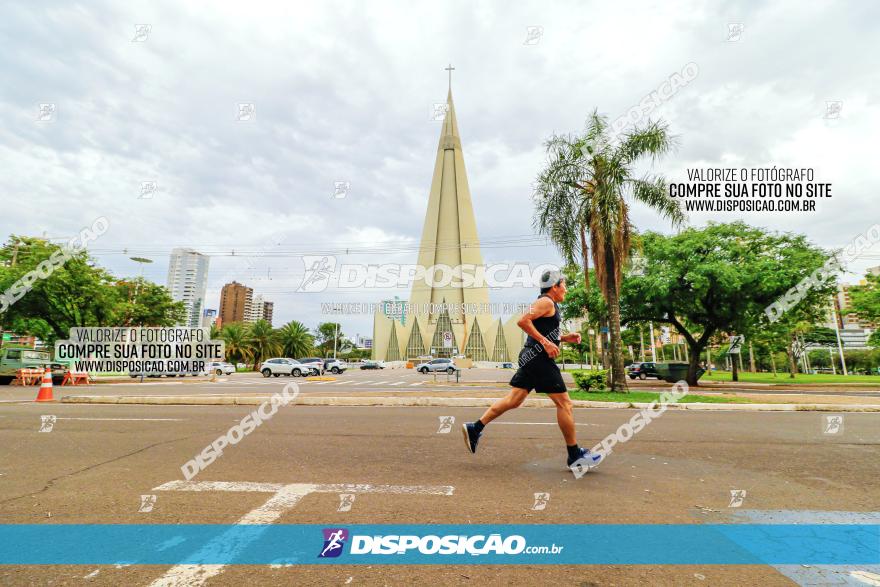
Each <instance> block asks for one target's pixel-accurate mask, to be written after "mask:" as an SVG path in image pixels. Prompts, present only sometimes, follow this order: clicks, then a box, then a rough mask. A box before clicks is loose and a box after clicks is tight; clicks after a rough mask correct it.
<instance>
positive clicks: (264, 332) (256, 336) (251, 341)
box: [246, 320, 281, 371]
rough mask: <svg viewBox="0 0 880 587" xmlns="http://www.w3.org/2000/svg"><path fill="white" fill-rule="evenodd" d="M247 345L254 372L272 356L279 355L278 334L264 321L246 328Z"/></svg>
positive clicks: (258, 321)
mask: <svg viewBox="0 0 880 587" xmlns="http://www.w3.org/2000/svg"><path fill="white" fill-rule="evenodd" d="M246 340H247V344H248V347H249V348H250V351H251V357H252V358H253V360H254V371H256V370H258V369H259V368H260V363H261V362H262V361H263V360H264V359H266V358H268V357H272V356H274V355H278V354H281V343H280V342H279V337H278V332H277V331H275V330H274V329H273V328H272V325H271V324H269V322H267V321H266V320H257V321H256V322H254V323H253V324H251V325H250V326H249V327H248V328H247V339H246Z"/></svg>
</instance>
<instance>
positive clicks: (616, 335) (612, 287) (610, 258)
mask: <svg viewBox="0 0 880 587" xmlns="http://www.w3.org/2000/svg"><path fill="white" fill-rule="evenodd" d="M614 261H615V259H614V253H613V252H612V250H611V247H608V248H606V249H605V279H606V281H607V284H608V299H607V301H608V331H609V332H610V333H611V344H610V347H611V348H610V349H609V351H610V352H609V354H610V355H611V361H610V362H611V390H612V391H627V386H626V373H625V372H624V370H623V348H622V346H621V340H620V294H619V292H618V288H617V271H616V269H617V267H616V264H615V262H614Z"/></svg>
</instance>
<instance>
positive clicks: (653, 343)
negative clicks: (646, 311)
mask: <svg viewBox="0 0 880 587" xmlns="http://www.w3.org/2000/svg"><path fill="white" fill-rule="evenodd" d="M648 328H649V329H650V331H651V360H652V361H653V362H655V363H656V362H657V341H656V340H655V339H654V321H653V320H652V321H650V322H648Z"/></svg>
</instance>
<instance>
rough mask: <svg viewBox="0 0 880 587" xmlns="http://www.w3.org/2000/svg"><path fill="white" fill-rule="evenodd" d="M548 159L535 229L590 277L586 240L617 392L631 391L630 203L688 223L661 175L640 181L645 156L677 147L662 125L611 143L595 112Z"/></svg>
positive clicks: (559, 140)
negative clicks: (627, 356)
mask: <svg viewBox="0 0 880 587" xmlns="http://www.w3.org/2000/svg"><path fill="white" fill-rule="evenodd" d="M546 148H547V155H548V161H547V163H546V165H545V167H544V169H543V170H542V171H541V173H540V174H539V175H538V181H537V186H536V190H535V206H536V215H535V225H536V228H537V229H538V230H539V232H541V233H542V234H546V235H547V236H549V237H550V239H551V240H552V241H553V242H554V243H555V244H556V246H557V247H558V248H559V250H560V252H562V254H563V256H565V258H566V261H568V262H575V261H576V260H577V259H578V258H580V260H581V262H582V263H583V270H584V276H585V279H588V272H587V263H586V259H587V248H588V247H587V245H586V237H587V234H589V249H590V250H589V254H590V257H591V258H592V261H593V266H594V267H595V269H596V280H597V281H598V283H599V288H600V290H601V292H602V296H603V298H604V299H605V301H606V303H607V305H608V325H609V328H610V333H611V344H610V351H611V352H610V354H611V361H610V362H611V387H612V389H613V390H616V391H625V390H626V372H625V371H624V367H623V353H622V348H621V343H620V299H619V298H620V285H621V279H622V277H623V268H624V266H625V265H626V263H627V261H628V259H629V256H630V248H631V244H632V243H631V236H632V233H633V228H632V225H631V223H630V218H629V206H630V202H632V201H635V202H641V203H642V204H645V205H647V206H648V207H650V208H652V209H653V210H654V211H656V212H657V213H658V214H659V215H660V216H661V217H664V218H668V219H669V220H671V221H672V224H673V226H677V225H679V224H681V223H682V222H683V221H684V213H683V212H682V211H681V209H680V208H679V206H678V202H677V201H676V200H675V199H674V198H671V197H670V196H669V194H668V193H667V187H666V181H665V179H663V178H662V177H660V176H646V177H644V178H641V179H639V178H636V177H635V167H636V165H637V164H639V163H640V162H641V160H642V159H643V158H644V157H650V158H651V160H652V161H653V160H655V159H657V158H658V157H660V156H662V155H664V154H666V153H667V152H668V151H669V150H670V149H671V148H672V137H671V136H670V135H669V133H668V131H667V127H666V125H664V124H663V123H662V122H649V123H648V125H647V126H645V127H644V128H637V129H634V130H632V131H630V132H628V133H626V134H624V135H623V136H622V137H621V139H620V141H619V143H615V142H614V141H613V140H612V136H611V133H610V131H609V128H608V121H607V119H606V118H605V117H604V116H600V115H599V114H598V113H597V112H596V111H593V113H592V114H591V115H590V117H589V118H588V120H587V126H586V129H585V131H584V133H583V134H581V135H579V136H559V135H554V136H553V137H551V138H550V140H548V141H547V143H546Z"/></svg>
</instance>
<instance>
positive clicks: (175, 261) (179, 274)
mask: <svg viewBox="0 0 880 587" xmlns="http://www.w3.org/2000/svg"><path fill="white" fill-rule="evenodd" d="M209 260H210V258H209V257H208V256H207V255H203V254H201V253H199V252H198V251H194V250H193V249H185V248H177V249H173V250H172V251H171V258H170V260H169V263H168V290H169V291H170V292H171V297H172V298H173V299H175V300H177V301H181V302H183V305H184V306H185V307H186V317H185V318H184V320H183V322H181V323H180V325H181V326H190V327H199V326H201V323H202V310H203V309H204V305H205V290H207V288H208V262H209Z"/></svg>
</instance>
